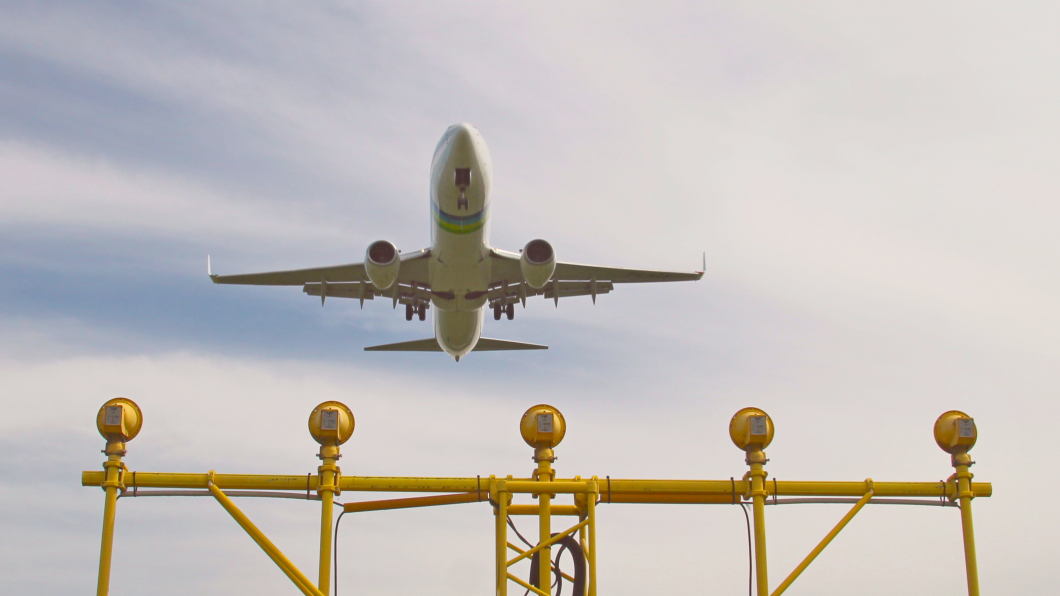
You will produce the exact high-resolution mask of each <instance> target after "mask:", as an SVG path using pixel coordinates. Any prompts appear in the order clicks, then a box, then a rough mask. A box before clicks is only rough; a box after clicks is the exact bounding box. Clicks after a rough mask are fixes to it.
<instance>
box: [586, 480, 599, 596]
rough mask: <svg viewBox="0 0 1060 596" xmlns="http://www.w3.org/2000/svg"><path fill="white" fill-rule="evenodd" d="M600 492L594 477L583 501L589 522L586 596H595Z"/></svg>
mask: <svg viewBox="0 0 1060 596" xmlns="http://www.w3.org/2000/svg"><path fill="white" fill-rule="evenodd" d="M599 492H600V486H599V484H597V480H596V477H595V476H593V481H592V483H591V484H590V485H589V494H588V495H587V496H588V499H586V501H585V511H586V518H587V519H588V520H589V550H588V551H586V553H585V554H586V555H587V557H588V559H589V590H588V596H596V496H597V495H598V494H599Z"/></svg>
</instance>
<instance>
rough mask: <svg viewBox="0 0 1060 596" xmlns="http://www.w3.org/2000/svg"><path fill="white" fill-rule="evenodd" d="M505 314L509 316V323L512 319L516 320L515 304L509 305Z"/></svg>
mask: <svg viewBox="0 0 1060 596" xmlns="http://www.w3.org/2000/svg"><path fill="white" fill-rule="evenodd" d="M504 314H506V315H508V320H509V321H511V320H512V319H514V318H515V305H514V304H509V305H508V306H507V307H506V308H505V309H504Z"/></svg>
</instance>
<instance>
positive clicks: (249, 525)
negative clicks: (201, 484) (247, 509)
mask: <svg viewBox="0 0 1060 596" xmlns="http://www.w3.org/2000/svg"><path fill="white" fill-rule="evenodd" d="M207 488H208V489H209V490H210V493H212V494H213V496H214V498H215V499H217V502H218V503H220V504H221V506H222V507H224V508H225V511H227V512H228V514H229V515H231V516H232V518H233V519H235V520H236V523H238V524H239V525H240V527H242V528H243V530H244V531H246V533H247V534H249V535H250V537H251V538H253V539H254V542H256V543H257V544H258V546H260V547H261V550H263V551H265V554H267V555H269V558H270V559H272V561H273V563H276V566H277V567H279V568H280V569H281V570H282V571H283V572H284V574H286V575H287V577H289V578H290V579H291V581H292V582H294V585H295V586H297V587H298V589H299V590H301V592H302V593H303V594H305V595H306V596H324V594H322V593H321V592H320V590H318V589H317V588H316V587H315V586H314V585H313V583H312V582H310V581H309V578H307V577H306V576H305V574H303V573H302V572H301V571H299V570H298V568H297V567H295V566H294V563H291V561H290V560H288V558H287V557H286V556H285V555H284V554H283V553H282V552H280V549H278V548H276V545H274V544H273V543H272V541H270V540H269V539H268V537H266V536H265V535H264V534H262V533H261V530H259V529H258V528H257V526H255V525H254V523H253V522H252V521H250V519H249V518H248V517H247V516H246V515H244V514H243V512H242V511H240V510H239V507H236V504H235V503H233V502H232V500H231V499H229V498H228V496H227V495H225V494H224V493H223V492H222V491H221V490H220V489H219V488H217V487H216V486H214V485H213V483H210V484H209V485H208V486H207Z"/></svg>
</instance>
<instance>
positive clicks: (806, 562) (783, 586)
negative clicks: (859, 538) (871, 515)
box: [770, 478, 874, 596]
mask: <svg viewBox="0 0 1060 596" xmlns="http://www.w3.org/2000/svg"><path fill="white" fill-rule="evenodd" d="M865 482H866V483H867V484H868V485H869V492H867V493H865V496H864V497H861V500H859V501H858V502H857V503H856V504H855V505H854V506H853V507H852V508H851V509H850V511H848V512H847V514H846V515H844V516H843V519H841V520H839V523H838V524H836V526H835V527H834V528H832V531H831V532H829V533H828V535H827V536H825V537H824V540H821V543H820V544H818V545H817V546H816V547H814V549H813V550H812V551H810V554H808V555H806V558H805V559H803V560H802V563H799V566H798V567H796V568H795V570H794V571H792V572H791V575H789V576H788V577H787V579H785V580H784V581H782V582H781V583H780V585H779V586H777V589H776V590H774V591H773V593H772V594H771V595H770V596H780V594H783V593H784V590H787V589H788V586H790V585H791V584H792V582H794V581H795V580H796V579H797V578H798V577H799V575H801V574H802V572H803V571H806V568H807V567H809V566H810V563H813V560H814V559H816V558H817V555H819V554H821V551H823V550H824V549H825V547H826V546H828V544H829V543H830V542H832V539H834V538H835V537H836V536H838V535H839V532H841V531H842V530H843V528H845V527H846V525H847V524H848V523H850V520H852V519H854V516H855V515H857V514H858V511H861V508H862V507H864V506H865V505H866V504H867V503H868V502H869V499H871V498H872V495H873V493H874V489H873V488H872V479H871V478H870V479H868V480H866V481H865Z"/></svg>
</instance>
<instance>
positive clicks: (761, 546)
mask: <svg viewBox="0 0 1060 596" xmlns="http://www.w3.org/2000/svg"><path fill="white" fill-rule="evenodd" d="M765 462H766V454H765V452H764V451H762V450H761V449H759V450H755V451H749V452H747V463H748V465H750V467H751V471H750V472H748V473H747V475H748V476H749V477H750V479H751V500H752V505H753V507H752V508H753V509H754V520H755V584H756V585H757V586H758V590H757V591H758V596H769V572H768V564H767V562H766V507H765V505H766V495H767V494H768V491H767V490H766V488H765V484H766V476H767V473H766V471H765V470H764V469H763V465H764V464H765Z"/></svg>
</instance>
